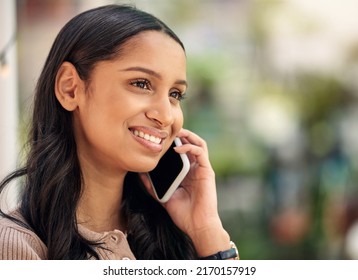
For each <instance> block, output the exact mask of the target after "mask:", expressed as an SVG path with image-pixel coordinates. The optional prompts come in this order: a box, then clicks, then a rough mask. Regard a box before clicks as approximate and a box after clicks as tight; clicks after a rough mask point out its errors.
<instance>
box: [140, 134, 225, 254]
mask: <svg viewBox="0 0 358 280" xmlns="http://www.w3.org/2000/svg"><path fill="white" fill-rule="evenodd" d="M177 136H178V137H179V138H180V139H181V140H182V143H183V146H180V147H176V148H175V150H176V152H178V153H186V154H187V155H188V157H189V160H190V163H191V166H190V171H189V173H188V174H187V176H186V177H185V179H184V180H183V182H182V183H181V186H180V187H179V188H178V189H177V190H176V191H175V193H174V194H173V196H172V197H171V198H170V199H169V201H168V202H166V203H164V204H163V206H164V207H165V209H166V210H167V211H168V213H169V215H170V216H171V218H172V220H173V221H174V223H175V224H176V225H177V226H178V227H179V228H180V229H181V230H182V231H184V232H185V233H186V234H188V235H189V236H190V238H191V239H192V240H193V242H194V246H195V248H196V250H197V252H198V254H199V256H207V255H211V254H214V253H217V252H218V251H223V250H227V249H229V248H230V245H229V242H230V238H229V235H228V234H227V232H226V231H225V230H224V229H223V227H222V224H221V220H220V218H219V214H218V209H217V196H216V184H215V173H214V171H213V169H212V167H211V164H210V161H209V153H208V148H207V145H206V142H205V141H204V140H203V139H201V138H200V137H199V136H198V135H196V134H195V133H193V132H191V131H189V130H186V129H182V130H181V131H180V133H179V134H178V135H177ZM142 179H143V181H144V183H145V185H146V187H147V189H148V191H149V192H151V193H152V194H153V191H152V190H151V189H150V187H149V184H148V182H147V180H146V178H144V176H142Z"/></svg>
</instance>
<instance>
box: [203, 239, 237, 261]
mask: <svg viewBox="0 0 358 280" xmlns="http://www.w3.org/2000/svg"><path fill="white" fill-rule="evenodd" d="M230 245H231V248H230V249H229V250H225V251H220V252H217V253H216V254H213V255H210V256H207V257H202V258H200V259H201V260H227V259H235V260H238V259H239V252H238V250H237V248H236V245H235V244H234V242H232V241H230Z"/></svg>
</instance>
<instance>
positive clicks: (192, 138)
mask: <svg viewBox="0 0 358 280" xmlns="http://www.w3.org/2000/svg"><path fill="white" fill-rule="evenodd" d="M177 136H178V137H179V138H181V139H182V142H184V143H191V144H194V145H196V146H200V147H203V148H205V149H206V147H207V145H206V142H205V141H204V140H203V139H202V138H201V137H200V136H198V135H197V134H195V133H194V132H192V131H190V130H187V129H182V130H180V132H179V133H178V135H177Z"/></svg>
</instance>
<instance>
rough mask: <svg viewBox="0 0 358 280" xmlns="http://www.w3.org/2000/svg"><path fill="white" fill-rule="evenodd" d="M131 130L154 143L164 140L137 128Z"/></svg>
mask: <svg viewBox="0 0 358 280" xmlns="http://www.w3.org/2000/svg"><path fill="white" fill-rule="evenodd" d="M131 131H132V133H133V134H134V135H135V136H137V137H139V138H143V139H145V140H147V141H150V142H152V143H155V144H160V143H161V142H162V138H159V137H156V136H154V135H151V134H148V133H144V132H143V131H140V130H136V129H135V130H131Z"/></svg>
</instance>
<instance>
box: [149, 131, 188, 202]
mask: <svg viewBox="0 0 358 280" xmlns="http://www.w3.org/2000/svg"><path fill="white" fill-rule="evenodd" d="M181 145H182V142H181V140H180V139H179V138H178V137H177V138H175V140H174V142H173V143H172V145H171V146H170V148H169V149H168V151H167V152H166V153H165V154H164V155H163V157H162V158H161V159H160V160H159V163H158V165H157V166H156V167H155V168H154V169H153V170H152V171H150V172H148V173H147V175H148V178H149V181H150V183H151V186H152V188H153V190H154V193H155V195H156V197H157V199H158V200H159V201H160V202H161V203H165V202H167V201H168V200H169V199H170V198H171V196H172V195H173V193H174V192H175V190H176V189H177V188H178V187H179V186H180V183H181V182H182V181H183V179H184V178H185V176H186V174H188V172H189V169H190V162H189V159H188V156H187V155H186V154H178V153H177V152H176V151H175V150H174V149H173V148H174V147H175V146H181Z"/></svg>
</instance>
